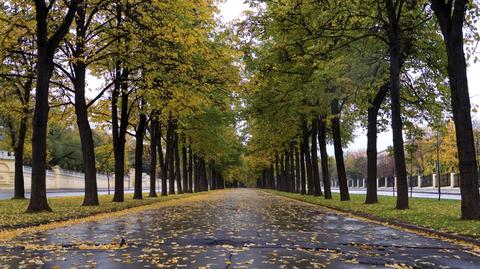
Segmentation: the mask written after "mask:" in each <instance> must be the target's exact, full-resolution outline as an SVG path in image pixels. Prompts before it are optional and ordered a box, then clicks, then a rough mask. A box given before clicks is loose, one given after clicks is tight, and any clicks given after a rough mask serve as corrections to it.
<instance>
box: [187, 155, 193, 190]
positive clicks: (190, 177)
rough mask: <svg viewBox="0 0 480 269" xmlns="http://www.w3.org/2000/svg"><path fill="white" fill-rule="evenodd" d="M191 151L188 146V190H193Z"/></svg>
mask: <svg viewBox="0 0 480 269" xmlns="http://www.w3.org/2000/svg"><path fill="white" fill-rule="evenodd" d="M193 173H194V172H193V152H192V148H191V147H189V148H188V191H189V192H193V191H194V189H193Z"/></svg>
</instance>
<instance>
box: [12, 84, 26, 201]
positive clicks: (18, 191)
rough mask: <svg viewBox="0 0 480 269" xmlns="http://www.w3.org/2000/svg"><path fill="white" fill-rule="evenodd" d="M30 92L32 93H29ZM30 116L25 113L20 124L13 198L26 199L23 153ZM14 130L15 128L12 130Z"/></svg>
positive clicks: (16, 145)
mask: <svg viewBox="0 0 480 269" xmlns="http://www.w3.org/2000/svg"><path fill="white" fill-rule="evenodd" d="M28 94H30V93H28ZM27 124H28V117H27V115H26V114H25V115H24V116H23V117H22V118H21V119H20V126H19V129H18V141H16V143H15V146H14V154H15V181H14V182H15V184H14V185H15V186H14V187H15V189H14V194H13V199H25V183H24V182H25V181H24V178H23V154H24V148H25V137H26V135H27ZM12 131H13V130H12Z"/></svg>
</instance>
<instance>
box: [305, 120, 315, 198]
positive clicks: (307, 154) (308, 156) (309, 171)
mask: <svg viewBox="0 0 480 269" xmlns="http://www.w3.org/2000/svg"><path fill="white" fill-rule="evenodd" d="M307 128H308V127H307V123H306V122H304V123H303V146H304V153H305V164H306V168H307V173H306V175H307V194H308V195H313V193H314V192H313V191H314V187H313V168H312V159H311V156H312V155H311V154H310V146H309V144H310V141H309V140H310V135H309V134H308V129H307Z"/></svg>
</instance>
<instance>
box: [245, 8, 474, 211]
mask: <svg viewBox="0 0 480 269" xmlns="http://www.w3.org/2000/svg"><path fill="white" fill-rule="evenodd" d="M250 3H251V5H252V6H255V7H256V9H257V10H258V12H252V13H251V14H250V15H249V17H248V18H247V19H246V20H245V21H244V22H243V23H241V24H240V25H239V32H240V33H242V34H243V35H244V38H243V40H244V44H243V50H244V51H245V63H246V73H247V75H248V77H249V85H248V87H246V88H247V89H246V90H245V91H244V92H243V98H244V102H245V118H246V121H247V123H248V124H247V125H248V127H247V128H248V129H249V132H250V134H251V137H250V139H249V143H248V152H247V154H248V156H250V157H249V158H250V159H252V160H255V161H252V163H254V164H255V165H256V167H257V171H259V172H260V173H261V174H262V175H263V177H262V178H263V179H264V180H263V181H262V182H264V183H262V184H261V185H268V186H269V187H276V188H280V189H282V190H288V191H301V192H302V193H305V191H306V192H307V193H311V194H315V195H322V194H323V193H324V195H325V198H327V199H329V198H331V194H330V178H329V174H328V169H327V168H328V163H327V162H328V157H327V155H326V149H325V147H326V146H325V145H326V144H327V143H328V142H331V143H333V146H334V149H335V163H336V170H337V176H338V182H339V187H340V199H341V200H349V193H348V186H347V180H346V171H345V165H344V154H343V150H342V146H344V145H345V144H346V143H348V142H349V141H350V140H351V138H352V131H353V129H354V128H355V127H358V126H362V127H364V128H366V130H367V137H368V143H367V145H366V146H367V171H368V173H367V174H368V175H367V182H368V183H367V185H368V186H367V196H366V201H365V202H366V203H376V202H377V201H378V200H377V193H376V178H377V141H376V140H377V133H378V132H379V131H381V130H385V129H386V128H391V130H392V133H393V155H394V160H395V174H396V177H397V182H398V185H397V204H396V208H397V209H407V208H408V188H407V165H406V156H405V144H404V138H403V134H404V133H405V134H406V135H407V136H413V135H414V133H415V132H416V130H417V129H418V127H416V126H420V125H421V126H424V125H429V126H431V127H434V128H435V127H438V126H440V125H442V122H445V119H446V118H449V117H452V118H453V122H454V124H455V134H456V147H457V151H458V160H459V172H460V180H461V195H462V206H461V212H462V218H464V219H480V195H479V186H478V175H477V162H476V156H475V145H474V137H473V131H472V121H471V115H470V109H471V106H470V99H469V95H468V84H467V76H466V60H465V51H464V44H465V45H466V46H467V47H468V44H469V42H470V41H472V40H474V39H476V38H477V37H478V33H477V32H476V29H471V28H470V27H474V26H472V25H474V21H475V18H476V17H477V15H476V14H477V4H476V3H474V2H470V1H444V0H432V1H406V0H371V1H321V2H316V1H303V0H301V1H290V0H281V1H253V0H252V1H250ZM464 30H466V31H465V32H464ZM318 149H319V152H320V160H321V161H320V163H321V166H322V168H323V169H322V179H323V185H324V189H323V190H322V189H321V188H320V175H319V174H318V171H319V169H318V168H317V165H318V164H317V160H318V158H319V157H318ZM274 179H275V180H274ZM274 183H275V184H274ZM305 185H306V186H307V187H305Z"/></svg>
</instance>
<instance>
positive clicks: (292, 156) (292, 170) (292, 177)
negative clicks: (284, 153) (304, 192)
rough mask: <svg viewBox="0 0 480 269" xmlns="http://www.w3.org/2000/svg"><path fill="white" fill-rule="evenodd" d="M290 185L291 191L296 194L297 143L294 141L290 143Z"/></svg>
mask: <svg viewBox="0 0 480 269" xmlns="http://www.w3.org/2000/svg"><path fill="white" fill-rule="evenodd" d="M289 154H290V184H289V191H290V192H292V193H293V192H296V190H295V184H296V183H295V182H296V181H295V179H296V173H295V172H296V167H295V142H294V141H292V142H291V143H290V151H289Z"/></svg>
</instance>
